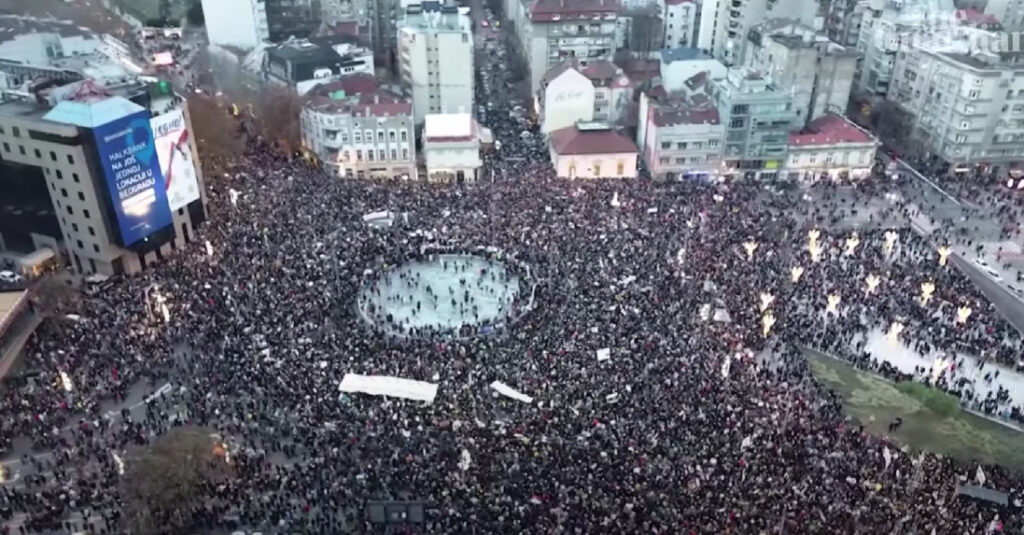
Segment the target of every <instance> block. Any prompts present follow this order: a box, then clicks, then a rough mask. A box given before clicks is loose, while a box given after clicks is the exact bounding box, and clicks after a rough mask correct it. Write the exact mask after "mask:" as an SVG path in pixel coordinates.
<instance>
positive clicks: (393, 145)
mask: <svg viewBox="0 0 1024 535" xmlns="http://www.w3.org/2000/svg"><path fill="white" fill-rule="evenodd" d="M300 122H301V130H302V145H303V147H305V149H306V150H307V151H309V152H310V153H312V154H314V155H315V156H316V158H317V160H318V161H319V163H320V165H321V166H322V167H323V168H324V169H326V170H328V171H329V172H331V173H332V174H335V175H337V176H339V177H342V178H396V177H401V178H407V179H416V177H417V173H416V130H415V120H414V117H413V113H412V102H411V101H410V100H409V99H408V98H406V97H403V96H401V95H397V94H394V93H392V92H390V91H387V90H383V89H377V87H376V81H375V79H374V78H373V77H372V76H370V75H356V76H351V77H347V78H344V79H341V80H338V81H336V82H331V83H328V84H324V85H320V86H317V87H316V88H314V89H313V90H312V91H310V92H309V93H308V94H307V97H306V102H305V104H304V106H303V109H302V114H301V116H300Z"/></svg>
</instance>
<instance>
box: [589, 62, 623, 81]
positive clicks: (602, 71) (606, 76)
mask: <svg viewBox="0 0 1024 535" xmlns="http://www.w3.org/2000/svg"><path fill="white" fill-rule="evenodd" d="M580 72H581V73H583V76H586V77H587V78H590V79H591V80H610V79H612V78H615V75H616V74H618V72H619V68H618V67H616V66H615V64H614V63H612V62H610V61H607V60H598V61H591V62H589V63H587V66H586V67H583V68H582V69H580Z"/></svg>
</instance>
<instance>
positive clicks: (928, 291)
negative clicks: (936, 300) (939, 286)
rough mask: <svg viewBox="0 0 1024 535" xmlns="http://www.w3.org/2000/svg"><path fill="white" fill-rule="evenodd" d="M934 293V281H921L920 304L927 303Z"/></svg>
mask: <svg viewBox="0 0 1024 535" xmlns="http://www.w3.org/2000/svg"><path fill="white" fill-rule="evenodd" d="M933 293H935V283H934V282H931V281H927V282H922V283H921V306H924V305H927V304H928V301H931V300H932V294H933Z"/></svg>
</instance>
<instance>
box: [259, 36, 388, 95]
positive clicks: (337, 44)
mask: <svg viewBox="0 0 1024 535" xmlns="http://www.w3.org/2000/svg"><path fill="white" fill-rule="evenodd" d="M357 41H358V40H357V39H356V38H354V37H348V36H333V37H314V38H312V39H289V40H287V41H285V42H283V43H280V44H277V45H271V46H268V47H265V48H264V49H263V55H262V61H261V62H260V66H259V72H258V78H259V79H261V80H263V81H266V82H272V83H276V84H279V85H284V86H287V87H289V88H291V89H293V90H295V92H296V93H298V94H299V95H304V94H305V93H306V92H307V91H309V90H310V89H312V88H313V87H314V86H316V85H318V84H322V83H327V82H330V81H333V80H337V79H338V78H340V77H342V76H349V75H352V74H359V73H363V74H369V75H373V74H375V71H374V61H373V52H372V51H371V50H370V49H368V48H364V47H362V46H359V45H358V44H354V43H355V42H357Z"/></svg>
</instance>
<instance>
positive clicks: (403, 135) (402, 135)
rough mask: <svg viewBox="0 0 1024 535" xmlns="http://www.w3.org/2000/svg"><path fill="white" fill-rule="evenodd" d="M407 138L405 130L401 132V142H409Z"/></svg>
mask: <svg viewBox="0 0 1024 535" xmlns="http://www.w3.org/2000/svg"><path fill="white" fill-rule="evenodd" d="M408 136H409V134H408V133H407V132H406V131H405V130H402V133H401V138H402V141H403V142H405V141H409V137H408Z"/></svg>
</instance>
